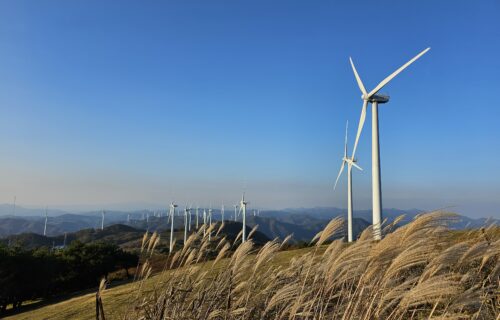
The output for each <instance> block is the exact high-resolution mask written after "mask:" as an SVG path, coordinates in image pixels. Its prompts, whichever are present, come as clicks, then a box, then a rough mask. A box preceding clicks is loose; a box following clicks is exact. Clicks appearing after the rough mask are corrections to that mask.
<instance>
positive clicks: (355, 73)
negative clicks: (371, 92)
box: [349, 57, 366, 95]
mask: <svg viewBox="0 0 500 320" xmlns="http://www.w3.org/2000/svg"><path fill="white" fill-rule="evenodd" d="M349 61H351V67H352V71H353V72H354V76H355V77H356V82H357V83H358V87H359V90H361V92H362V93H363V94H364V95H366V89H365V86H364V85H363V81H361V78H360V77H359V74H358V71H357V70H356V67H355V66H354V62H352V58H351V57H349Z"/></svg>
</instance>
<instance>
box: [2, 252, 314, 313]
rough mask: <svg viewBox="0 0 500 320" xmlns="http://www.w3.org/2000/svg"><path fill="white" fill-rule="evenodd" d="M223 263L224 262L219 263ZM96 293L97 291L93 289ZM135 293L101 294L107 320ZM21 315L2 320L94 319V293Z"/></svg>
mask: <svg viewBox="0 0 500 320" xmlns="http://www.w3.org/2000/svg"><path fill="white" fill-rule="evenodd" d="M310 250H311V248H303V249H297V250H290V251H283V252H279V253H278V254H277V257H276V259H275V260H274V262H273V263H274V264H275V265H277V266H278V265H283V264H286V263H288V262H289V261H290V259H292V258H294V257H299V256H301V255H303V254H305V253H307V252H309V251H310ZM221 263H222V264H224V263H225V262H224V261H222V262H221ZM209 264H210V262H209V263H204V264H200V265H201V266H204V265H209ZM171 273H172V271H167V272H166V274H157V275H154V276H152V277H151V278H149V279H148V280H146V282H145V284H144V291H146V292H148V291H150V290H152V288H153V287H154V286H155V284H157V283H158V282H161V280H162V279H163V278H164V277H165V276H166V277H168V275H169V274H171ZM96 290H97V288H96ZM136 290H137V285H136V284H135V283H125V284H117V285H116V286H111V287H110V288H108V289H107V290H105V291H104V294H103V298H102V299H103V303H104V309H105V312H106V319H120V318H121V317H122V316H123V314H124V312H125V311H126V310H127V307H128V302H129V301H130V297H131V294H132V293H133V292H135V291H136ZM23 310H26V311H24V312H22V313H19V314H16V315H12V316H7V317H5V318H4V319H5V320H8V319H10V320H33V319H51V320H59V319H60V320H67V319H72V320H73V319H75V320H87V319H88V320H93V319H95V311H94V310H95V290H94V291H91V292H82V293H78V294H74V295H72V296H70V297H69V299H67V300H63V301H60V302H54V303H50V302H47V303H46V302H38V303H33V304H31V305H28V306H25V307H24V308H23Z"/></svg>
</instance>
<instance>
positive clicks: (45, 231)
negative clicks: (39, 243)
mask: <svg viewBox="0 0 500 320" xmlns="http://www.w3.org/2000/svg"><path fill="white" fill-rule="evenodd" d="M47 219H48V214H47V207H45V225H44V226H43V235H44V236H46V235H47Z"/></svg>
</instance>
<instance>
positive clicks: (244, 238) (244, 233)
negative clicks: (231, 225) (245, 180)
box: [240, 192, 248, 243]
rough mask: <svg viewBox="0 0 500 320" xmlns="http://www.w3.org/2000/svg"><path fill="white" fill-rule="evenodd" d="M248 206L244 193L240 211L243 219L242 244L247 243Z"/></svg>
mask: <svg viewBox="0 0 500 320" xmlns="http://www.w3.org/2000/svg"><path fill="white" fill-rule="evenodd" d="M247 204H248V202H246V201H245V193H244V192H243V195H242V196H241V201H240V210H241V212H242V217H243V222H242V223H243V230H242V235H241V241H242V243H243V242H245V241H247V228H246V222H247Z"/></svg>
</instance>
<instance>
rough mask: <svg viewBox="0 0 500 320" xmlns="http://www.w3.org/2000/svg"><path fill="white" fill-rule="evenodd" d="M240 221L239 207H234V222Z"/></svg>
mask: <svg viewBox="0 0 500 320" xmlns="http://www.w3.org/2000/svg"><path fill="white" fill-rule="evenodd" d="M236 221H238V205H237V204H235V205H234V222H236Z"/></svg>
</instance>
